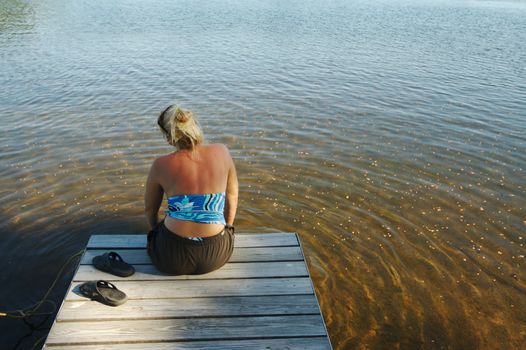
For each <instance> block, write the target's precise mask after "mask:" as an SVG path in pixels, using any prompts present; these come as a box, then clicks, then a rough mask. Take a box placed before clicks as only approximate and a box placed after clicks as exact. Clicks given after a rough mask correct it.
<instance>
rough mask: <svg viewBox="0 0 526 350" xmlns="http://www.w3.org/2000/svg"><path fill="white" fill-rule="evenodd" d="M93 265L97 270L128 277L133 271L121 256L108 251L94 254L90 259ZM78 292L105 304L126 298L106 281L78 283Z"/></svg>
mask: <svg viewBox="0 0 526 350" xmlns="http://www.w3.org/2000/svg"><path fill="white" fill-rule="evenodd" d="M92 263H93V266H95V268H97V269H98V270H101V271H104V272H108V273H111V274H113V275H116V276H119V277H128V276H131V275H133V274H134V273H135V269H134V268H133V266H132V265H130V264H128V263H127V262H125V261H124V260H123V259H122V257H121V256H120V255H119V254H117V253H115V252H109V253H104V254H102V255H99V256H96V257H94V258H93V260H92ZM79 290H80V293H81V294H82V295H83V296H85V297H87V298H90V299H91V300H95V301H98V302H100V303H103V304H105V305H110V306H118V305H121V304H123V303H125V302H126V300H127V299H128V298H127V296H126V294H125V293H124V292H123V291H121V290H119V289H118V288H117V287H116V286H115V285H114V284H113V283H110V282H108V281H104V280H99V281H88V282H84V283H83V284H81V285H80V288H79Z"/></svg>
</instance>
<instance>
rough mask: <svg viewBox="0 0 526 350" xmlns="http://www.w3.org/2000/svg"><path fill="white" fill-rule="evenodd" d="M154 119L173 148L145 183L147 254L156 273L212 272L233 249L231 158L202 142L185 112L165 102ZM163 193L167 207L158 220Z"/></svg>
mask: <svg viewBox="0 0 526 350" xmlns="http://www.w3.org/2000/svg"><path fill="white" fill-rule="evenodd" d="M157 123H158V124H159V126H160V128H161V130H162V132H163V133H164V135H165V137H166V139H167V141H168V143H169V144H170V145H172V146H174V147H175V148H176V151H175V152H173V153H170V154H167V155H164V156H162V157H159V158H157V159H156V160H155V161H154V162H153V164H152V166H151V169H150V173H149V175H148V180H147V182H146V191H145V195H144V202H145V212H146V218H147V220H148V225H149V227H150V232H149V233H148V254H149V255H150V258H151V259H152V262H153V264H154V265H155V266H156V267H157V268H158V269H159V270H160V271H163V272H166V273H170V274H176V275H188V274H202V273H207V272H210V271H213V270H216V269H218V268H220V267H221V266H223V265H224V264H225V263H226V262H227V261H228V259H229V258H230V256H231V255H232V251H233V249H234V227H233V226H232V225H233V224H234V217H235V214H236V209H237V199H238V181H237V175H236V169H235V166H234V162H233V160H232V157H231V156H230V153H229V151H228V148H227V147H226V146H225V145H223V144H204V137H203V132H202V131H201V128H200V126H199V124H198V122H197V120H196V119H195V117H194V115H193V114H192V112H190V111H188V110H184V109H181V108H179V107H177V106H175V105H172V106H169V107H168V108H166V109H165V110H164V111H163V112H162V113H161V115H160V116H159V119H158V120H157ZM164 194H166V197H167V200H168V210H167V211H166V216H165V218H164V219H163V220H162V221H161V222H158V211H159V208H160V206H161V202H162V200H163V195H164Z"/></svg>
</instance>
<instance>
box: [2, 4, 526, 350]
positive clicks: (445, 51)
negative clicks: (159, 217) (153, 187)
mask: <svg viewBox="0 0 526 350" xmlns="http://www.w3.org/2000/svg"><path fill="white" fill-rule="evenodd" d="M0 59H1V61H0V62H1V65H0V85H1V89H0V127H1V129H0V130H1V131H0V150H1V151H0V208H1V210H0V218H1V220H0V266H1V268H2V271H1V273H0V285H1V289H0V311H4V310H6V309H8V310H10V309H17V308H22V307H26V306H29V305H30V304H33V303H35V302H37V301H38V300H40V298H42V296H43V295H44V293H45V291H46V290H47V288H48V287H49V286H50V284H51V282H52V280H53V278H54V277H55V274H56V273H57V272H58V270H59V268H60V266H61V265H62V264H63V263H64V262H65V261H66V260H67V258H68V257H69V256H70V255H72V254H74V253H75V252H77V251H78V250H80V249H82V248H83V247H84V245H85V244H86V242H87V239H88V237H89V236H90V235H91V234H94V233H112V232H114V233H136V234H142V233H145V232H146V222H145V219H144V217H143V207H142V195H143V190H144V186H143V185H144V181H145V177H146V174H147V171H148V169H149V166H150V164H151V162H152V160H153V159H154V158H155V157H157V156H159V155H161V154H164V153H167V152H170V151H171V149H170V147H169V146H168V145H166V144H165V143H164V141H163V138H162V135H161V134H160V132H159V131H158V129H157V126H156V118H157V115H158V114H159V112H160V111H161V110H162V109H163V108H164V107H166V106H167V105H168V104H170V103H173V102H175V103H178V104H180V105H182V106H184V107H186V108H190V109H192V110H193V111H194V112H195V113H196V114H197V115H198V117H199V118H200V121H201V124H202V126H203V128H204V131H205V134H206V136H207V138H208V140H209V141H210V142H223V143H226V144H227V145H228V146H229V147H230V149H231V153H232V155H233V157H234V159H235V161H236V164H237V168H238V174H239V180H240V203H239V211H238V216H237V219H236V226H237V230H238V232H275V231H296V232H298V233H299V235H300V237H301V240H302V243H303V246H304V249H305V253H306V258H307V260H308V263H309V267H310V270H311V273H312V277H313V280H314V284H315V289H316V294H317V296H318V299H319V301H320V304H321V308H322V311H323V313H324V316H325V321H326V323H327V327H328V331H329V333H330V337H331V341H332V343H333V346H334V348H335V349H391V348H402V349H520V348H525V347H526V270H525V265H526V264H525V255H526V248H525V247H524V243H525V241H526V189H525V186H526V173H525V171H526V152H525V149H526V2H525V1H473V0H465V1H463V0H451V1H448V0H444V1H442V0H430V1H426V0H422V1H416V0H414V1H413V0H400V1H387V0H385V1H383V0H376V1H375V0H367V1H365V0H364V1H361V0H329V1H321V0H302V1H299V0H287V1H278V0H211V1H189V0H188V1H187V0H112V1H106V0H91V1H80V0H72V1H59V0H40V1H30V0H2V2H1V3H0ZM71 274H72V268H70V269H69V270H68V273H66V274H65V275H64V276H63V277H62V278H61V279H60V280H59V284H58V285H57V287H56V288H55V289H54V292H53V293H52V298H53V300H55V301H56V302H57V303H60V301H61V299H62V297H63V295H64V293H65V290H66V287H67V284H68V279H69V278H71ZM37 320H38V319H35V322H36V321H37ZM46 325H47V326H49V325H51V320H48V321H47V323H46ZM0 329H1V333H0V338H2V339H1V343H2V344H4V345H5V346H7V348H12V347H15V346H18V348H19V349H26V348H30V347H31V346H32V345H33V343H34V342H35V341H36V340H37V339H38V338H40V337H42V336H45V335H46V331H45V330H44V331H36V332H34V333H32V334H29V335H28V336H27V337H25V338H23V337H24V336H25V335H27V334H28V333H29V329H28V328H27V327H26V326H25V325H24V323H23V322H22V321H19V320H11V319H5V318H0ZM6 344H7V345H6Z"/></svg>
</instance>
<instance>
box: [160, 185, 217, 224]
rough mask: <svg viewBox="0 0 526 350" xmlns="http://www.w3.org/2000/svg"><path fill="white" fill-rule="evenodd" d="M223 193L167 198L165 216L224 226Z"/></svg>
mask: <svg viewBox="0 0 526 350" xmlns="http://www.w3.org/2000/svg"><path fill="white" fill-rule="evenodd" d="M224 209H225V193H224V192H221V193H209V194H183V195H178V196H171V197H168V210H167V211H166V215H168V216H169V217H171V218H174V219H178V220H187V221H194V222H199V223H202V224H222V225H224V224H226V222H225V215H224Z"/></svg>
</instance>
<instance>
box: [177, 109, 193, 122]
mask: <svg viewBox="0 0 526 350" xmlns="http://www.w3.org/2000/svg"><path fill="white" fill-rule="evenodd" d="M191 118H192V113H191V112H190V111H185V110H184V109H181V108H177V109H176V110H175V119H176V120H177V121H178V122H179V123H186V122H187V121H189V120H190V119H191Z"/></svg>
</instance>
